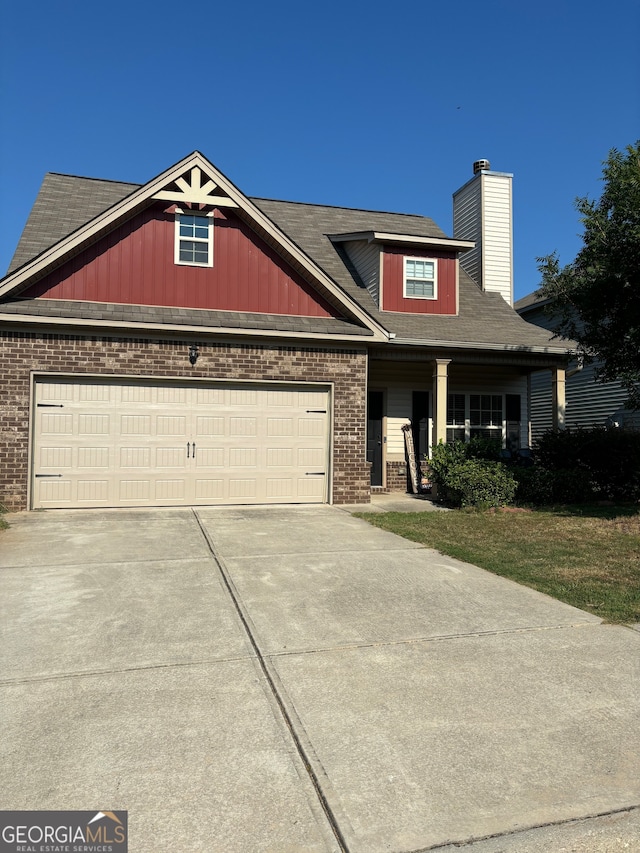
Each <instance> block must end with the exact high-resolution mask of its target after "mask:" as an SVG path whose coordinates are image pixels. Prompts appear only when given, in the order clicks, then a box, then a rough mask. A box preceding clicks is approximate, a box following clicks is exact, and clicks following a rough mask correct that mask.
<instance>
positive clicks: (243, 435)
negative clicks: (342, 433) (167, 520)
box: [32, 378, 329, 508]
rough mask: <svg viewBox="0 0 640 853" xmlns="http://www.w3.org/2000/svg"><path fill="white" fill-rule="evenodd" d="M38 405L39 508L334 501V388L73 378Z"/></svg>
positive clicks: (39, 392)
mask: <svg viewBox="0 0 640 853" xmlns="http://www.w3.org/2000/svg"><path fill="white" fill-rule="evenodd" d="M35 402H36V406H35V416H34V450H33V457H32V458H33V465H32V468H33V474H34V479H33V501H32V504H33V506H34V507H36V508H38V507H43V508H44V507H62V506H153V505H181V504H182V505H191V504H199V505H207V504H216V503H220V504H224V503H230V504H233V503H240V504H241V503H261V502H267V503H268V502H273V503H284V502H323V501H325V500H326V498H327V493H326V490H327V479H328V477H327V476H326V475H328V468H327V465H328V447H329V430H328V427H329V417H328V404H329V394H328V391H327V390H326V389H320V388H318V389H307V390H305V389H302V390H301V389H300V388H299V387H294V386H275V385H252V386H240V385H238V386H233V385H231V384H229V385H222V384H221V385H216V386H205V385H197V384H186V383H185V384H182V385H180V384H177V383H174V384H170V383H167V384H165V385H163V384H161V383H154V382H150V381H147V382H145V381H140V382H135V381H121V382H117V381H116V382H114V381H112V382H106V381H105V382H99V381H95V380H91V381H84V380H80V379H79V380H73V381H71V380H67V379H64V378H61V379H60V380H59V381H51V380H49V381H42V382H41V381H37V382H36V400H35ZM310 409H311V411H310ZM208 472H210V474H209V473H208ZM318 473H321V474H323V476H320V477H318V476H316V475H317V474H318ZM310 475H311V476H310Z"/></svg>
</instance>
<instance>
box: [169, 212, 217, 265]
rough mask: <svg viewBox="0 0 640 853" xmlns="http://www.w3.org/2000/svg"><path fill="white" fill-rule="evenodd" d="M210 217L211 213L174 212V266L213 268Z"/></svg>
mask: <svg viewBox="0 0 640 853" xmlns="http://www.w3.org/2000/svg"><path fill="white" fill-rule="evenodd" d="M212 217H213V214H212V213H183V212H182V211H181V210H176V231H175V233H176V238H175V262H176V264H186V265H187V266H192V267H212V266H213V218H212Z"/></svg>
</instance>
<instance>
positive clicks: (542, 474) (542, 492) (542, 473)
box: [511, 465, 554, 506]
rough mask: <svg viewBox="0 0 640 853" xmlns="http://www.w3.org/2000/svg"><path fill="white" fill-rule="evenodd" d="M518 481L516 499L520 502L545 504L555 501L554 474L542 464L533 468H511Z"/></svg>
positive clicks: (537, 504) (536, 504)
mask: <svg viewBox="0 0 640 853" xmlns="http://www.w3.org/2000/svg"><path fill="white" fill-rule="evenodd" d="M511 473H512V474H513V476H514V478H515V481H516V483H517V486H518V488H517V491H516V500H517V501H518V503H524V504H534V505H535V506H544V505H545V504H551V503H553V482H554V475H553V473H552V472H551V471H548V470H547V469H546V468H542V467H541V466H540V465H534V466H533V467H531V468H519V467H517V466H514V467H513V468H511Z"/></svg>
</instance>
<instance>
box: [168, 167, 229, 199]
mask: <svg viewBox="0 0 640 853" xmlns="http://www.w3.org/2000/svg"><path fill="white" fill-rule="evenodd" d="M203 177H204V180H205V183H202V181H203ZM169 186H170V188H169V189H165V190H161V191H160V192H159V193H156V194H155V195H154V196H152V198H153V199H154V201H175V202H176V203H178V204H204V205H212V206H214V207H238V206H239V205H238V202H237V201H234V200H233V199H232V198H229V196H228V195H226V194H224V193H221V192H220V188H219V186H218V184H216V183H215V181H213V180H211V179H210V178H209V177H208V176H207V175H206V173H205V172H203V170H202V169H201V168H200V166H193V167H192V168H191V169H188V170H187V171H186V172H185V173H184V174H183V175H181V176H180V177H179V178H176V179H175V181H173V183H172V184H170V185H169Z"/></svg>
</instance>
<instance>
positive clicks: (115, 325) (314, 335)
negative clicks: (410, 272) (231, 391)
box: [0, 313, 388, 343]
mask: <svg viewBox="0 0 640 853" xmlns="http://www.w3.org/2000/svg"><path fill="white" fill-rule="evenodd" d="M0 323H6V324H10V325H15V324H19V325H23V326H25V325H26V326H41V325H42V326H47V327H49V326H58V327H59V328H61V329H64V328H74V329H78V328H79V327H80V328H86V329H114V330H118V329H132V330H135V329H140V330H146V331H153V332H156V333H158V332H163V333H166V334H174V333H180V334H181V333H183V332H189V333H190V334H198V335H200V336H201V337H225V336H230V337H239V336H240V337H245V338H246V337H259V338H287V339H295V340H302V341H304V340H307V341H310V340H313V341H336V342H341V343H345V342H349V341H352V342H357V343H373V342H376V343H381V342H386V341H388V336H386V335H385V337H384V338H376V337H374V336H373V335H329V334H322V333H321V332H294V331H287V330H279V329H244V328H237V329H236V328H230V327H229V326H190V325H188V324H185V325H180V324H174V323H171V324H169V323H135V322H131V321H125V320H93V319H89V318H86V317H43V316H41V315H34V314H2V313H0Z"/></svg>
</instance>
